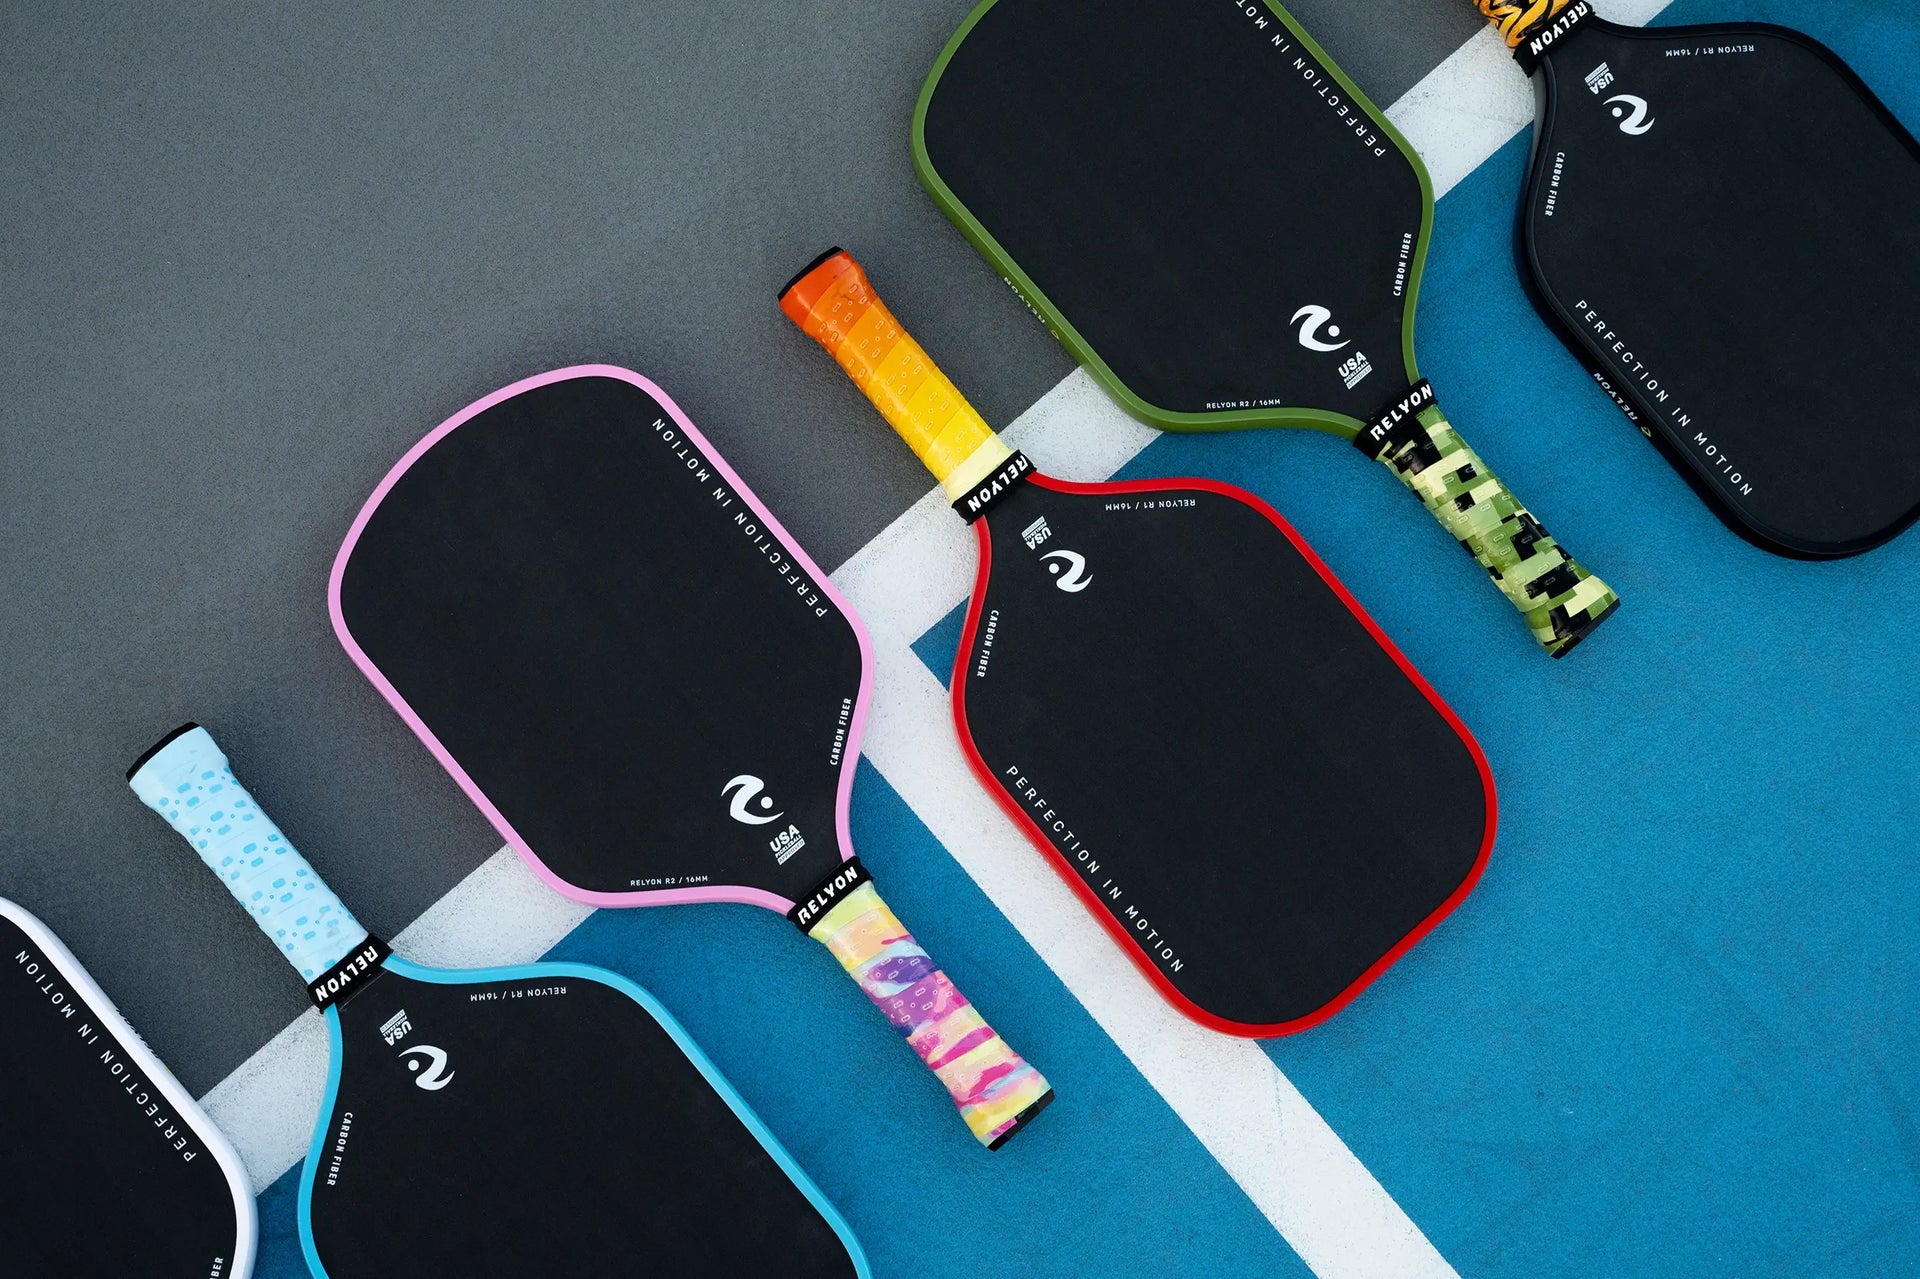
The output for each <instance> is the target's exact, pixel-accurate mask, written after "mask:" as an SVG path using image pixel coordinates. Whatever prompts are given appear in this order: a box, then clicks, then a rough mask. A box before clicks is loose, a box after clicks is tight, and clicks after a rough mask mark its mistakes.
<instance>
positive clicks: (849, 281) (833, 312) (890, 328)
mask: <svg viewBox="0 0 1920 1279" xmlns="http://www.w3.org/2000/svg"><path fill="white" fill-rule="evenodd" d="M780 309H781V310H782V311H784V312H786V314H787V318H788V319H790V320H792V321H793V322H794V323H795V324H797V325H799V326H800V329H801V331H802V332H803V333H805V334H806V335H807V336H808V337H810V338H812V339H813V340H814V341H816V342H818V343H819V344H820V345H821V346H823V347H825V348H826V351H827V354H829V355H831V356H832V357H833V358H834V360H835V361H836V362H838V363H839V365H840V367H841V368H842V369H844V370H846V374H847V376H848V377H850V378H852V379H853V384H854V385H855V386H857V387H859V388H860V389H861V390H862V391H864V392H865V393H866V396H867V398H868V399H869V400H872V401H873V405H874V407H875V408H877V409H879V410H880V413H881V416H883V417H885V418H886V419H887V421H888V422H889V423H891V424H892V426H893V429H894V430H895V431H898V432H899V433H900V438H901V439H903V440H905V441H906V442H907V444H908V445H909V446H910V447H911V448H912V449H913V451H914V454H915V455H916V456H918V457H919V459H920V460H921V461H922V462H924V463H925V464H926V467H927V469H928V470H929V471H932V472H933V477H934V478H935V479H936V480H939V481H940V484H941V487H943V488H944V489H945V490H946V492H947V496H948V497H949V498H953V499H956V500H957V499H958V498H959V497H960V496H961V495H963V494H965V493H969V492H971V491H972V490H973V489H974V487H975V486H976V485H978V484H979V483H980V482H981V481H983V480H985V479H986V477H987V476H989V475H991V474H992V473H993V472H994V471H995V470H997V469H999V467H1000V465H1001V464H1002V463H1004V462H1005V461H1006V460H1007V459H1008V458H1009V457H1011V456H1012V455H1013V450H1011V449H1009V448H1008V447H1007V446H1006V445H1005V444H1004V443H1002V442H1001V440H1000V437H999V436H997V435H995V434H994V433H993V429H992V428H991V427H989V426H988V425H987V424H986V421H985V419H983V418H982V417H981V416H980V415H979V414H978V413H976V412H975V411H974V408H973V405H971V404H969V403H967V401H966V397H965V396H963V395H961V394H960V392H959V391H958V390H957V389H956V388H955V387H954V385H953V383H952V382H950V381H948V380H947V375H946V374H944V373H942V372H941V371H940V369H939V367H938V366H936V365H935V364H934V362H933V361H932V360H930V359H928V358H927V353H926V352H925V351H923V350H921V349H920V344H919V343H918V342H916V341H914V340H913V338H912V337H911V336H909V335H908V333H907V331H906V330H905V329H903V328H901V327H900V322H899V321H898V320H896V319H894V318H893V313H892V312H891V311H889V310H887V307H886V303H884V302H882V301H881V300H880V297H879V295H878V294H876V293H875V292H874V291H873V285H872V284H871V283H869V282H868V280H867V273H866V272H865V271H863V270H862V269H861V268H860V264H859V263H858V262H856V261H854V260H853V255H852V254H850V253H848V252H846V251H845V250H844V249H830V250H828V251H827V252H826V253H825V254H823V255H821V256H820V257H819V258H817V259H815V261H814V262H813V264H812V265H811V266H809V267H808V268H807V269H806V270H804V271H802V272H801V273H800V274H799V275H797V276H795V277H794V279H793V282H792V283H790V284H788V285H787V287H786V288H785V289H784V290H782V291H781V293H780Z"/></svg>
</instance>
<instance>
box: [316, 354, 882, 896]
mask: <svg viewBox="0 0 1920 1279" xmlns="http://www.w3.org/2000/svg"><path fill="white" fill-rule="evenodd" d="M627 379H633V375H631V374H626V373H624V372H623V371H619V370H600V371H594V372H588V373H586V374H582V373H581V372H580V371H578V370H567V371H564V372H562V373H559V374H553V375H549V377H547V378H542V379H533V380H531V381H530V382H528V383H522V384H521V385H520V387H517V388H509V390H508V391H507V392H503V393H502V395H501V396H496V397H492V399H491V400H490V401H483V402H482V407H479V408H478V411H477V412H476V411H470V415H468V416H464V418H456V419H455V420H454V421H455V423H457V424H458V425H454V424H452V423H450V424H449V426H447V427H443V428H441V431H440V432H436V437H437V438H435V439H434V442H433V443H432V444H431V446H430V447H427V448H426V449H425V451H424V452H417V454H416V455H414V456H413V457H412V460H411V463H410V465H409V464H406V463H403V466H404V467H405V469H404V471H402V472H400V473H399V474H398V478H397V479H394V480H393V481H392V484H391V488H390V489H389V490H387V491H386V492H385V494H384V496H383V497H377V498H376V499H375V500H376V503H377V505H373V506H372V507H371V509H370V513H369V514H367V515H365V516H364V517H363V526H357V528H356V533H355V534H354V535H353V536H350V537H349V541H348V546H347V547H346V548H344V549H343V552H342V567H341V568H340V569H339V570H338V571H337V574H336V587H337V595H336V603H337V612H336V618H335V621H336V626H337V628H338V629H339V630H340V634H341V638H342V640H343V641H345V642H346V643H347V646H348V650H349V652H353V651H354V650H355V649H356V648H357V649H358V650H359V651H358V652H357V653H355V657H356V660H358V661H360V662H361V664H362V666H363V668H364V669H366V671H367V673H368V675H369V676H370V677H371V678H373V679H374V681H375V683H376V684H382V683H383V682H384V683H385V684H386V685H388V686H389V687H390V689H391V691H390V692H389V693H388V696H389V698H390V699H391V700H395V705H396V707H397V709H399V710H400V712H401V714H402V715H403V716H404V717H406V718H407V719H408V721H409V722H410V723H412V724H413V725H414V727H415V729H416V731H420V732H421V733H422V735H423V737H426V738H427V740H428V742H429V745H431V746H434V747H435V749H436V752H437V753H440V754H441V756H442V762H444V763H448V764H449V766H450V767H451V768H452V769H453V771H454V772H455V776H456V777H458V778H460V780H461V781H462V784H463V785H465V786H467V788H468V790H469V793H470V794H472V796H473V798H474V799H475V800H476V802H478V803H479V804H480V805H481V806H482V807H483V808H484V809H486V810H487V811H488V812H489V814H490V815H491V816H493V817H494V819H495V823H496V825H500V826H502V828H503V830H504V831H505V832H506V833H507V834H508V837H509V838H510V839H512V840H513V841H514V842H515V843H516V844H518V845H519V846H520V848H521V851H522V853H523V854H530V855H531V856H532V858H533V859H534V860H535V862H536V869H544V870H545V871H547V872H548V873H549V875H550V877H551V878H553V879H554V880H555V881H556V886H557V887H560V888H561V889H562V891H565V892H568V893H569V894H570V895H572V896H575V897H580V898H583V899H585V900H590V901H596V902H600V903H601V904H621V903H623V902H629V903H631V902H638V901H641V900H646V899H653V900H666V901H671V900H694V899H699V898H718V899H727V900H749V901H756V902H758V903H759V904H761V905H768V906H777V907H778V908H779V909H782V910H784V909H786V906H787V905H788V904H790V903H791V901H792V900H793V899H795V898H797V897H803V896H805V895H806V894H807V893H808V892H810V891H811V890H812V889H813V888H814V887H816V886H817V885H818V884H819V883H820V881H821V880H822V879H824V878H825V877H826V876H827V875H828V874H829V873H830V872H831V871H832V870H833V868H834V867H836V866H838V865H839V863H840V861H841V860H842V858H843V856H844V855H845V850H844V849H843V847H842V827H841V822H842V820H843V817H844V806H845V803H846V797H845V792H844V789H843V786H844V784H845V783H846V782H847V781H848V780H850V770H851V768H852V762H853V759H854V756H855V754H856V753H857V747H858V741H857V733H858V726H859V718H860V714H861V711H862V698H863V695H864V688H865V684H864V671H865V666H864V650H863V647H862V641H861V639H860V637H859V635H858V633H857V632H856V631H855V629H854V626H853V623H852V622H851V621H850V620H849V619H848V617H847V616H846V615H845V614H843V613H842V612H841V611H840V608H839V606H838V603H837V600H836V598H835V597H834V596H833V595H832V593H831V591H830V589H829V588H827V587H826V586H824V585H823V583H822V582H821V581H820V580H818V579H817V578H816V577H815V575H814V574H813V572H812V571H811V569H810V568H809V567H808V566H807V565H806V564H804V563H802V562H801V560H800V559H799V558H798V557H797V556H796V555H795V553H793V552H791V551H790V550H789V549H788V548H787V546H786V545H785V544H784V543H783V542H782V541H781V535H780V534H778V533H777V532H776V530H775V528H774V526H772V525H771V523H770V518H769V517H768V516H767V515H766V513H765V511H764V510H763V509H761V508H760V507H759V506H758V504H757V503H756V502H755V501H754V500H753V499H752V498H751V497H750V496H748V495H746V494H745V493H744V492H743V490H742V489H741V487H740V486H739V484H738V482H737V481H736V480H735V479H734V477H733V476H732V473H731V472H730V471H728V470H726V468H725V466H724V464H722V463H719V462H718V461H716V460H714V459H712V458H711V457H710V456H709V455H708V454H706V453H704V452H703V451H702V444H701V441H699V439H698V438H697V436H696V435H694V434H692V433H691V428H690V427H689V425H688V424H687V423H686V422H685V420H684V419H683V418H680V417H678V416H677V413H678V411H677V410H676V409H673V408H672V407H671V405H670V403H666V402H663V400H664V397H661V396H659V395H658V393H657V392H656V391H654V390H652V389H651V388H650V385H649V386H648V387H643V386H641V385H639V384H638V379H633V380H627ZM502 397H504V398H502Z"/></svg>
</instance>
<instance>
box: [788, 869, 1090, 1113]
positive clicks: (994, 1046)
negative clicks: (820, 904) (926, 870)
mask: <svg viewBox="0 0 1920 1279" xmlns="http://www.w3.org/2000/svg"><path fill="white" fill-rule="evenodd" d="M807 935H808V936H809V937H812V938H813V939H814V940H816V941H819V942H821V943H822V944H824V945H825V946H826V948H827V949H828V950H830V951H832V952H833V957H834V958H835V959H837V960H839V961H840V966H841V967H842V968H844V969H846V970H847V972H848V973H849V974H850V975H851V976H852V977H853V979H854V980H855V981H857V982H859V983H860V989H861V990H864V991H865V992H866V993H867V998H868V999H871V1000H872V1001H873V1002H874V1004H875V1006H876V1007H878V1008H879V1009H880V1011H881V1012H883V1013H885V1014H886V1016H887V1020H888V1021H889V1022H892V1023H893V1026H894V1029H896V1030H898V1031H899V1032H900V1033H901V1034H902V1035H904V1036H905V1037H906V1040H907V1042H908V1043H909V1044H911V1045H912V1046H913V1050H914V1051H915V1052H916V1053H919V1054H920V1060H922V1061H924V1062H926V1063H927V1067H928V1069H930V1070H932V1071H933V1073H934V1074H935V1075H937V1076H939V1078H940V1082H941V1083H943V1084H945V1085H946V1087H947V1091H948V1092H949V1093H951V1094H952V1095H953V1100H954V1104H955V1105H957V1106H959V1107H960V1116H961V1118H962V1119H964V1120H966V1123H967V1127H968V1128H970V1129H972V1130H973V1135H974V1136H975V1137H978V1138H979V1139H980V1141H981V1142H982V1144H984V1145H985V1146H986V1147H987V1148H988V1149H989V1150H991V1149H994V1148H996V1147H998V1146H999V1145H1000V1143H1001V1142H1003V1141H1005V1140H1006V1139H1007V1138H1008V1137H1010V1136H1012V1135H1013V1132H1014V1130H1015V1129H1016V1128H1018V1127H1019V1126H1020V1125H1021V1124H1022V1123H1023V1122H1025V1121H1026V1120H1027V1119H1029V1118H1031V1117H1032V1115H1033V1113H1034V1112H1035V1111H1036V1110H1037V1109H1038V1108H1039V1107H1040V1106H1041V1105H1043V1104H1044V1103H1045V1102H1046V1101H1047V1100H1049V1098H1050V1097H1051V1095H1052V1092H1053V1090H1052V1088H1051V1087H1050V1086H1049V1085H1048V1084H1047V1081H1046V1078H1045V1077H1044V1076H1043V1075H1041V1073H1040V1072H1039V1071H1037V1070H1035V1069H1034V1068H1033V1067H1032V1066H1030V1065H1028V1064H1027V1062H1026V1059H1025V1058H1024V1057H1022V1056H1021V1055H1020V1054H1019V1053H1017V1052H1015V1051H1014V1050H1013V1049H1012V1048H1009V1047H1008V1046H1007V1043H1006V1041H1005V1040H1003V1039H1001V1038H1000V1036H999V1035H998V1034H997V1033H996V1032H995V1031H994V1029H993V1027H991V1026H989V1025H987V1023H986V1022H985V1021H984V1020H983V1019H982V1018H981V1016H980V1014H979V1013H978V1012H976V1011H974V1007H973V1005H972V1004H970V1003H968V1002H967V997H966V996H965V995H962V994H961V993H960V992H959V991H958V990H957V989H955V987H954V984H953V983H952V982H951V981H948V980H947V975H946V974H945V973H943V972H941V971H940V970H939V969H938V968H936V967H934V964H933V960H932V959H931V958H929V957H928V955H927V952H926V951H925V950H923V949H921V947H920V943H919V942H917V941H915V940H914V939H913V934H912V933H910V932H908V931H907V930H906V927H905V926H904V925H903V924H901V922H900V921H899V920H898V919H896V918H895V917H894V914H893V911H892V910H890V909H889V908H888V907H887V903H886V902H884V901H882V900H881V898H880V894H879V893H878V892H876V891H875V890H874V887H873V885H872V884H871V883H864V884H861V885H860V886H859V887H858V888H855V889H854V890H853V891H851V892H850V893H848V894H847V895H846V896H845V897H844V898H842V899H841V900H840V901H838V902H836V903H835V904H834V905H833V906H832V908H831V909H829V910H828V911H827V913H826V914H824V915H822V916H821V917H820V922H818V923H817V924H815V925H814V926H813V927H812V928H810V929H808V930H807Z"/></svg>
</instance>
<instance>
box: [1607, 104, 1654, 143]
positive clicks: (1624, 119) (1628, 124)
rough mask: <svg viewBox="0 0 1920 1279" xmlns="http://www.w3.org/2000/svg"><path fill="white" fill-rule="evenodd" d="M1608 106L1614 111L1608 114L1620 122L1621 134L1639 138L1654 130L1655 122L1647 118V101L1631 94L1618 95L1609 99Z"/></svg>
mask: <svg viewBox="0 0 1920 1279" xmlns="http://www.w3.org/2000/svg"><path fill="white" fill-rule="evenodd" d="M1607 105H1608V106H1609V107H1612V108H1613V109H1612V110H1611V111H1610V112H1608V114H1609V115H1611V116H1612V117H1613V118H1614V119H1616V120H1618V121H1619V122H1620V132H1622V133H1625V134H1628V135H1630V136H1632V137H1636V138H1637V137H1639V136H1640V135H1641V134H1643V133H1645V132H1646V131H1647V130H1649V129H1651V128H1653V123H1654V122H1653V121H1652V120H1650V119H1648V118H1647V111H1648V110H1649V108H1648V106H1647V100H1646V99H1645V98H1636V97H1634V96H1633V95H1632V94H1631V93H1616V94H1614V95H1613V96H1612V97H1611V98H1608V99H1607Z"/></svg>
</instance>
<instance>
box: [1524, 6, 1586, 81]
mask: <svg viewBox="0 0 1920 1279" xmlns="http://www.w3.org/2000/svg"><path fill="white" fill-rule="evenodd" d="M1592 16H1593V6H1592V5H1590V4H1588V3H1587V0H1573V3H1572V4H1570V5H1568V6H1567V7H1566V9H1565V10H1564V11H1562V12H1561V14H1560V15H1559V16H1558V17H1556V18H1554V19H1553V20H1552V21H1551V22H1545V23H1542V24H1541V25H1540V26H1539V27H1538V28H1536V29H1535V30H1532V31H1528V32H1525V33H1523V34H1522V35H1521V37H1520V43H1518V44H1516V45H1514V46H1513V60H1514V61H1515V62H1518V63H1519V64H1520V69H1521V70H1522V71H1524V72H1526V73H1527V74H1528V75H1532V74H1533V73H1534V72H1535V71H1538V70H1539V69H1540V59H1542V58H1543V57H1545V56H1546V53H1547V50H1548V49H1549V48H1551V47H1552V46H1553V45H1556V44H1559V43H1560V42H1561V41H1562V40H1565V39H1566V38H1567V37H1568V36H1570V35H1572V34H1573V33H1574V31H1576V30H1577V29H1578V28H1579V27H1580V24H1581V23H1583V22H1585V21H1586V20H1587V19H1588V18H1591V17H1592Z"/></svg>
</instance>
